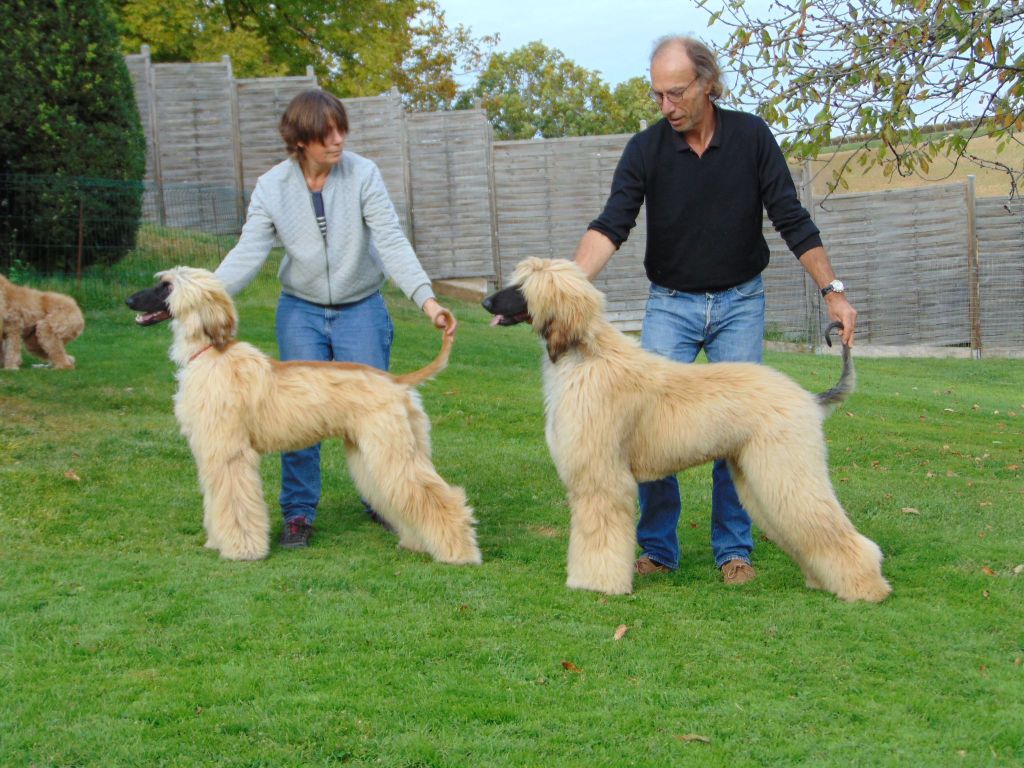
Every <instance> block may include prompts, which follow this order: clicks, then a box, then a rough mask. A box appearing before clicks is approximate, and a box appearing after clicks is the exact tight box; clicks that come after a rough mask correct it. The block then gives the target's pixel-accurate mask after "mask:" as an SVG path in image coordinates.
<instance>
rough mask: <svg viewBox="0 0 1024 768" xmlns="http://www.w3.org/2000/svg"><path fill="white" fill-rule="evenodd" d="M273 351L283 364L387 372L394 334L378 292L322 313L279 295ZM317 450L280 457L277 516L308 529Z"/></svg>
mask: <svg viewBox="0 0 1024 768" xmlns="http://www.w3.org/2000/svg"><path fill="white" fill-rule="evenodd" d="M276 327H277V348H278V353H279V354H280V356H281V359H282V360H337V361H341V362H349V363H363V364H365V365H372V366H373V367H374V368H380V369H381V370H383V371H386V370H387V369H388V366H389V365H390V362H391V342H392V340H393V339H394V335H395V329H394V325H392V323H391V315H389V314H388V308H387V306H386V305H385V304H384V297H383V296H381V294H380V292H377V293H374V294H372V295H370V296H368V297H366V298H365V299H361V300H360V301H355V302H352V303H351V304H336V305H333V306H330V307H323V306H320V305H319V304H311V303H310V302H308V301H304V300H302V299H299V298H296V297H295V296H289V295H288V294H286V293H282V294H281V298H280V299H279V300H278V302H277V321H276ZM320 491H321V482H320V445H319V444H317V445H314V446H312V447H310V448H304V449H302V450H301V451H291V452H288V453H282V454H281V497H280V502H281V514H282V515H284V519H285V520H286V521H288V520H293V519H295V518H297V517H304V518H306V520H307V521H308V522H309V523H310V524H312V523H313V521H314V520H315V519H316V508H317V505H318V504H319V503H320Z"/></svg>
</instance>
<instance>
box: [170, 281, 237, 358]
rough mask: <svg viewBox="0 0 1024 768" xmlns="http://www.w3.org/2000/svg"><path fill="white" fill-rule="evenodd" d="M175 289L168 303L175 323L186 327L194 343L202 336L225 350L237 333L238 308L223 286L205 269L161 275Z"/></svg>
mask: <svg viewBox="0 0 1024 768" xmlns="http://www.w3.org/2000/svg"><path fill="white" fill-rule="evenodd" d="M161 276H163V277H165V278H166V279H169V280H170V281H171V282H172V284H173V286H174V289H173V290H172V291H171V295H170V296H169V297H168V299H167V302H168V305H169V306H170V308H171V315H172V316H173V317H174V319H175V320H176V321H177V322H178V323H181V324H183V325H184V326H185V328H184V330H185V333H186V335H187V336H188V337H189V338H192V339H199V338H201V337H203V336H205V337H206V339H207V340H208V341H209V343H210V344H212V345H213V346H214V347H216V348H217V349H223V348H224V347H225V346H226V345H227V344H228V343H229V342H230V341H232V340H233V339H234V338H235V334H236V333H237V332H238V314H237V312H236V311H235V304H234V302H233V301H232V300H231V297H230V296H229V295H228V292H227V291H226V290H224V286H223V285H222V284H221V282H220V281H219V280H217V279H216V278H215V277H214V276H213V274H212V273H210V272H207V271H206V270H204V269H189V268H183V267H178V268H177V269H172V270H168V271H167V272H162V273H161Z"/></svg>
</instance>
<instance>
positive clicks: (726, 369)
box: [484, 258, 891, 602]
mask: <svg viewBox="0 0 1024 768" xmlns="http://www.w3.org/2000/svg"><path fill="white" fill-rule="evenodd" d="M484 307H485V308H486V309H487V310H488V311H489V312H491V313H492V314H494V315H496V316H497V317H496V318H495V324H506V325H507V324H511V323H514V322H517V321H519V320H523V319H527V320H529V322H531V323H532V325H533V328H534V329H535V330H536V331H537V333H538V334H539V335H540V336H541V337H542V338H543V339H544V342H545V343H546V346H547V358H546V359H545V361H544V377H543V378H544V400H545V411H546V437H547V443H548V448H549V449H550V451H551V456H552V458H553V459H554V463H555V466H556V467H557V469H558V474H559V477H560V478H561V480H562V482H563V484H564V485H565V487H566V489H567V492H568V497H569V505H570V508H571V510H572V519H571V523H570V534H569V555H568V582H567V583H568V586H570V587H574V588H579V589H591V590H596V591H598V592H605V593H607V594H627V593H629V592H630V591H632V580H633V562H634V557H635V546H636V544H635V536H636V534H635V529H634V513H635V498H636V491H637V482H638V481H647V480H656V479H658V478H661V477H665V476H666V475H669V474H673V473H675V472H678V471H680V470H683V469H686V468H687V467H692V466H695V465H697V464H702V463H704V462H707V461H711V460H712V459H716V458H719V457H724V458H725V459H726V460H727V461H728V464H729V469H730V471H731V472H732V477H733V480H734V481H735V484H736V489H737V491H738V492H739V496H740V501H741V502H742V503H743V505H744V507H746V509H747V510H748V512H749V513H750V516H751V518H752V519H753V520H754V522H755V523H757V524H758V525H759V526H760V528H761V530H762V531H763V532H764V533H765V534H766V535H767V536H768V537H769V538H770V539H772V540H773V541H775V542H776V543H777V544H778V545H779V546H780V547H781V548H782V549H783V550H784V551H785V552H786V553H787V554H789V555H790V557H792V558H793V559H794V560H795V561H796V562H797V564H798V565H799V566H800V568H801V570H802V571H803V574H804V577H805V580H806V583H807V586H808V587H810V588H811V589H824V590H828V591H829V592H832V593H834V594H835V595H837V596H838V597H840V598H841V599H843V600H847V601H854V600H868V601H871V602H880V601H882V600H884V599H885V598H886V596H887V595H888V594H889V592H890V591H891V588H890V587H889V584H888V583H887V582H886V580H885V579H884V578H883V576H882V571H881V562H882V553H881V551H880V550H879V548H878V546H877V545H876V544H875V543H874V542H872V541H870V540H869V539H867V538H865V537H864V536H862V535H860V534H859V533H858V532H857V531H856V529H855V528H854V527H853V525H852V524H851V523H850V521H849V519H848V518H847V517H846V514H845V513H844V512H843V508H842V507H841V506H840V505H839V501H838V500H837V499H836V495H835V492H834V491H833V489H832V484H831V482H830V481H829V477H828V466H827V460H826V449H825V440H824V436H823V434H822V428H821V426H822V421H823V419H824V417H825V416H826V415H827V414H828V412H829V411H830V410H831V408H832V407H833V406H835V405H837V404H838V403H840V402H842V401H843V400H844V399H845V398H846V397H847V395H849V393H850V392H852V391H853V385H854V371H853V366H852V363H851V361H850V355H849V349H848V348H846V347H844V349H843V374H842V376H841V378H840V381H839V383H838V384H837V385H836V387H834V388H833V389H831V390H829V391H828V392H825V393H822V394H820V395H816V396H815V395H812V394H810V393H808V392H806V391H805V390H804V389H803V388H801V387H800V386H798V385H797V384H796V383H795V382H793V381H792V380H791V379H789V378H787V377H786V376H784V375H783V374H781V373H779V372H778V371H774V370H772V369H771V368H768V367H766V366H763V365H756V364H752V363H716V364H714V365H684V364H680V363H676V362H672V361H670V360H668V359H666V358H663V357H660V356H657V355H654V354H652V353H650V352H646V351H644V350H642V349H641V348H640V347H639V345H638V344H637V342H636V341H635V340H633V339H631V338H629V337H627V336H625V335H624V334H622V333H621V332H619V331H618V330H617V329H615V328H614V327H613V326H612V325H611V324H610V323H609V322H608V321H607V320H606V319H605V318H604V316H603V309H604V296H603V295H602V294H601V292H600V291H598V290H597V288H595V287H594V286H593V285H592V284H591V283H590V281H589V280H588V279H587V278H586V276H585V275H584V274H583V272H582V270H580V269H579V268H578V267H577V266H576V265H575V264H573V263H572V262H569V261H564V260H544V259H537V258H530V259H526V260H525V261H522V262H520V264H519V265H518V267H517V268H516V271H515V274H514V277H513V282H512V285H511V286H510V287H508V288H505V289H504V290H501V291H498V292H497V293H495V294H492V295H491V296H489V297H488V298H487V299H485V300H484Z"/></svg>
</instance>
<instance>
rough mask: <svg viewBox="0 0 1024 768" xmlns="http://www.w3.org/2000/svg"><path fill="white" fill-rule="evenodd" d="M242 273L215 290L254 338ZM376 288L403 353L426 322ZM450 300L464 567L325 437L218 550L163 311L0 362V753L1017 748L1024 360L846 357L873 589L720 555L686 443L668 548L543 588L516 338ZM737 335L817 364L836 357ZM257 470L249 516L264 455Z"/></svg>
mask: <svg viewBox="0 0 1024 768" xmlns="http://www.w3.org/2000/svg"><path fill="white" fill-rule="evenodd" d="M272 282H273V281H272V280H270V281H267V282H266V283H264V285H263V287H262V288H257V290H255V291H253V295H252V296H251V297H247V296H245V295H244V294H243V300H242V301H241V302H240V305H239V309H240V314H241V320H242V322H241V336H242V338H243V339H245V340H247V341H251V342H253V343H255V344H256V345H257V346H259V347H261V348H262V349H264V350H265V351H267V352H269V353H271V354H273V353H274V351H275V345H274V339H273V308H272V304H271V302H270V301H269V300H268V296H269V294H270V292H271V288H272ZM145 284H148V278H147V281H146V283H144V284H142V285H139V286H123V288H124V290H122V291H120V292H119V293H118V296H119V297H120V294H121V293H126V292H128V289H130V288H133V287H144V285H145ZM389 302H390V304H391V307H392V310H393V313H394V316H395V321H396V326H397V339H396V347H395V351H394V356H393V368H394V370H395V371H396V372H404V371H408V370H411V369H413V368H416V367H418V366H420V365H422V364H424V363H425V362H426V361H428V360H429V359H431V358H432V357H433V355H434V354H435V352H436V350H437V348H438V344H439V339H438V335H437V333H436V332H434V331H433V330H432V329H431V328H430V327H429V326H428V324H427V322H426V320H425V318H423V317H422V315H420V314H419V313H418V311H416V310H415V308H413V307H412V306H411V305H410V304H409V303H408V302H407V301H406V300H405V299H404V298H402V297H400V296H398V295H397V294H395V293H393V292H390V293H389ZM450 304H451V305H452V306H453V307H454V308H455V310H456V312H457V314H458V316H459V318H460V331H459V337H458V341H457V343H456V346H455V350H454V353H453V357H452V363H451V365H450V367H449V369H448V370H447V371H446V372H444V373H443V374H441V375H440V376H439V377H438V379H437V380H435V381H433V382H430V383H428V384H426V385H424V386H423V387H422V388H421V391H422V395H423V400H424V403H425V406H426V409H427V412H428V413H429V414H430V416H431V419H432V422H433V426H434V431H433V440H434V458H435V462H436V465H437V467H438V470H439V471H440V472H441V474H442V475H443V476H444V477H445V478H447V479H448V480H449V481H451V482H452V483H456V484H459V485H462V486H463V487H465V489H466V491H467V494H468V496H469V499H470V501H471V503H472V504H473V506H474V507H475V509H476V514H477V517H478V519H479V526H478V535H479V540H480V544H481V549H482V551H483V555H484V564H483V565H482V566H481V567H452V566H444V565H439V564H437V563H434V562H432V561H430V560H429V559H428V558H426V557H425V556H421V555H415V554H410V553H408V552H404V551H399V550H397V549H396V547H395V540H394V538H393V537H392V536H391V535H389V534H388V533H386V532H385V531H384V530H383V529H381V528H380V527H378V526H375V525H373V524H371V523H370V522H369V521H368V520H367V519H366V517H365V515H364V513H363V512H362V508H361V504H360V502H359V499H358V496H357V494H356V493H355V491H354V489H353V487H352V485H351V483H350V481H349V480H348V478H347V475H346V473H345V467H344V457H343V452H342V450H341V447H340V446H339V445H337V444H327V446H325V449H324V462H325V473H324V491H325V492H324V499H323V502H322V504H321V510H320V517H319V519H318V521H317V528H318V531H317V535H316V537H315V539H314V542H313V545H312V547H311V548H310V549H308V550H305V551H282V550H280V549H278V548H277V547H276V546H275V547H274V548H273V549H272V551H271V555H270V557H269V558H268V559H267V560H265V561H263V562H259V563H232V562H225V561H221V560H219V559H218V558H217V556H216V555H215V554H214V553H213V552H211V551H210V550H207V549H204V548H203V546H202V543H203V541H204V537H203V532H202V522H201V521H202V511H201V504H202V502H201V498H200V494H199V490H198V486H197V481H196V477H195V469H194V465H193V463H192V460H191V456H190V454H189V451H188V447H187V445H186V443H185V441H184V439H183V438H182V437H181V436H180V435H179V433H178V430H177V426H176V424H175V422H174V417H173V414H172V410H171V408H172V404H171V397H172V393H173V390H174V378H173V374H174V371H173V368H172V365H171V363H170V362H169V360H168V359H167V348H168V346H169V343H170V333H169V329H168V328H167V327H166V326H159V327H154V328H147V329H139V328H136V327H135V326H134V324H133V322H132V315H131V312H129V311H128V310H127V309H125V308H123V307H120V306H116V305H115V304H114V302H113V301H109V302H106V304H105V305H104V304H103V303H102V302H100V301H99V300H98V299H93V301H92V302H91V303H90V306H89V307H87V311H86V314H87V327H86V331H85V334H84V335H83V336H82V338H80V339H79V340H78V341H76V342H74V343H73V344H72V346H71V353H72V354H73V355H75V356H76V357H77V359H78V368H77V370H75V371H71V372H61V371H52V370H42V369H33V368H31V367H25V368H23V369H22V370H20V371H2V372H0V524H2V526H3V535H2V541H3V544H2V546H0V690H2V691H3V695H2V698H0V765H4V766H8V765H9V766H150V765H154V766H155V765H159V766H199V765H216V766H300V765H303V766H305V765H309V766H320V765H334V764H347V765H354V766H371V765H374V766H389V767H395V766H410V767H411V766H467V767H473V768H476V767H478V766H587V768H597V767H598V766H608V767H610V768H611V767H617V766H630V765H638V766H677V765H692V766H729V768H737V767H739V766H766V765H777V766H791V765H812V766H814V765H817V766H850V765H857V766H885V765H892V766H915V767H917V766H1016V765H1022V764H1024V666H1022V657H1024V573H1021V571H1022V570H1024V569H1022V568H1021V566H1022V565H1024V533H1022V526H1021V519H1022V515H1021V512H1022V508H1024V473H1022V470H1021V465H1024V455H1022V453H1024V448H1022V439H1021V432H1022V430H1021V424H1022V418H1024V390H1022V387H1021V381H1022V380H1024V376H1022V373H1024V367H1022V366H1024V364H1022V363H1021V362H1019V361H996V360H992V361H989V360H985V361H965V360H875V359H871V360H869V359H864V360H859V361H857V366H858V374H859V389H858V391H857V392H856V393H855V394H854V395H853V397H852V398H851V399H850V400H849V401H848V403H846V404H845V406H844V407H843V408H841V409H840V410H839V411H838V412H837V413H835V414H834V415H833V416H832V417H831V418H830V419H829V421H828V422H827V423H826V431H827V436H828V439H829V444H830V450H831V463H832V468H833V478H834V481H835V484H836V488H837V490H838V493H839V496H840V499H841V500H842V501H843V503H844V505H845V506H846V508H847V510H848V512H849V514H850V516H851V518H852V519H853V521H854V523H855V524H856V525H857V526H858V528H859V529H860V530H861V531H862V532H863V533H864V534H866V535H867V536H869V537H870V538H872V539H874V540H875V541H877V542H878V543H879V545H880V546H881V547H882V549H883V551H884V552H885V555H886V562H885V566H884V567H885V573H886V575H887V577H888V578H889V580H890V581H891V582H892V585H893V588H894V592H893V595H892V597H891V598H890V599H889V600H888V601H887V602H885V603H883V604H881V605H864V604H857V605H847V604H844V603H841V602H839V601H838V600H836V599H835V598H833V597H832V596H830V595H828V594H823V593H820V592H812V591H809V590H807V589H805V588H804V586H803V581H802V578H801V576H800V573H799V571H798V569H797V567H796V566H795V565H794V564H793V563H792V561H790V560H789V559H788V558H787V557H786V556H785V555H783V554H782V553H781V552H780V550H778V549H777V548H776V547H775V546H774V545H773V544H771V543H770V542H767V541H763V540H762V541H759V543H758V548H757V550H756V552H755V564H756V565H757V567H758V570H759V577H758V579H757V580H756V581H755V582H754V583H752V584H750V585H747V586H745V587H741V588H729V587H725V586H724V585H722V584H721V583H720V581H719V576H718V574H717V572H716V571H715V569H714V566H713V562H712V558H711V551H710V546H709V543H708V539H709V509H710V468H709V467H704V468H699V469H694V470H690V471H688V472H686V473H684V474H683V475H681V481H682V486H683V494H684V510H683V516H682V521H681V538H682V540H683V562H682V565H681V567H680V569H679V570H678V571H677V572H675V573H673V574H671V575H668V576H655V577H650V578H649V579H647V580H644V581H642V582H639V583H638V584H637V586H636V591H635V592H634V594H633V595H631V596H629V597H605V596H602V595H599V594H593V593H587V592H577V591H571V590H568V589H566V588H565V586H564V580H565V553H566V546H567V527H568V508H567V505H566V501H565V497H564V491H563V488H562V486H561V485H560V483H559V481H558V478H557V476H556V474H555V470H554V467H553V465H552V463H551V460H550V457H549V455H548V452H547V449H546V446H545V445H544V437H543V406H542V401H541V389H540V376H539V360H540V355H541V350H540V348H539V346H538V344H537V342H536V340H535V339H534V338H533V337H532V336H531V333H530V331H529V329H528V328H526V327H523V326H520V327H515V328H510V329H496V328H490V327H488V325H487V320H488V318H487V317H486V316H485V313H484V312H483V310H481V309H479V308H478V307H475V306H473V305H469V304H460V303H458V302H450ZM768 363H769V364H771V365H773V366H775V367H778V368H780V369H782V370H784V371H786V372H787V373H789V374H790V375H792V376H793V377H794V378H795V379H797V380H798V381H799V382H800V383H801V384H803V385H804V386H806V387H808V388H809V389H812V390H816V391H820V390H824V389H826V388H828V387H829V386H830V385H831V384H832V383H833V381H834V380H835V378H836V377H837V375H838V372H839V364H838V360H836V359H835V358H824V357H815V356H811V355H796V354H770V355H769V357H768ZM695 427H699V425H695ZM785 458H786V457H784V456H780V457H779V460H780V461H785ZM262 471H263V478H264V482H265V490H266V494H267V497H268V499H269V500H270V501H271V502H272V503H271V508H272V515H273V536H274V540H275V542H276V536H277V532H278V530H279V528H280V523H279V520H278V518H277V514H278V513H277V509H276V497H277V492H278V488H279V482H280V478H279V465H278V459H277V457H276V456H268V457H266V458H265V459H264V462H263V466H262ZM621 625H625V627H626V628H627V631H626V634H625V635H624V636H623V637H621V639H616V638H615V635H616V630H617V628H619V627H620V626H621Z"/></svg>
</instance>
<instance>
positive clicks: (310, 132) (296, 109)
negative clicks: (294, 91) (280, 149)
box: [280, 88, 348, 157]
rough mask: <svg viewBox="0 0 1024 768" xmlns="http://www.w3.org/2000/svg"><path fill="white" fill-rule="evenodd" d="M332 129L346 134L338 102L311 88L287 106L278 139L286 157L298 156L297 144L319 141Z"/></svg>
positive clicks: (326, 94) (346, 119) (329, 95)
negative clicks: (281, 141) (285, 152)
mask: <svg viewBox="0 0 1024 768" xmlns="http://www.w3.org/2000/svg"><path fill="white" fill-rule="evenodd" d="M332 128H337V129H338V131H339V132H340V133H342V134H347V133H348V115H347V114H346V113H345V107H344V106H343V105H342V103H341V100H340V99H339V98H338V97H337V96H335V95H334V94H332V93H327V91H321V90H320V89H319V88H314V89H312V90H309V91H303V92H302V93H300V94H299V95H298V96H296V97H295V98H294V99H292V100H291V102H290V103H289V104H288V107H287V109H285V111H284V114H283V115H282V116H281V126H280V130H281V138H282V139H284V145H285V146H286V147H287V148H288V154H289V155H298V156H299V157H301V156H302V147H300V146H299V145H300V144H309V143H310V142H312V141H320V142H322V141H323V140H324V139H326V138H327V135H328V134H329V133H330V132H331V129H332Z"/></svg>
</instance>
